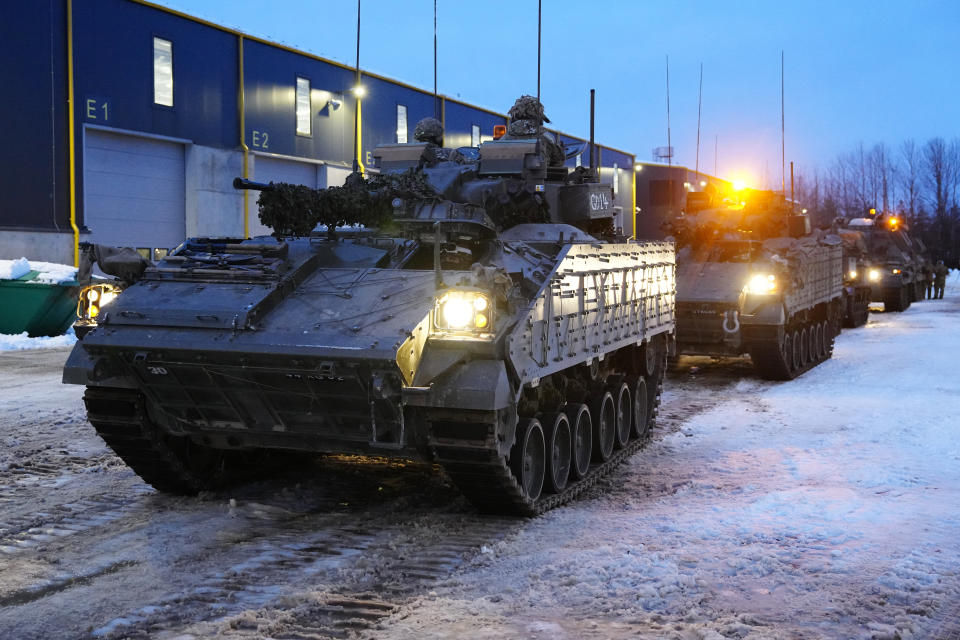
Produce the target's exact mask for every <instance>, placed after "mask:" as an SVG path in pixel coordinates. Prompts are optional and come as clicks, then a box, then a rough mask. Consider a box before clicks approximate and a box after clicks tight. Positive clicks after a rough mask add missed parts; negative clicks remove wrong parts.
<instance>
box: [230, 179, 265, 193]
mask: <svg viewBox="0 0 960 640" xmlns="http://www.w3.org/2000/svg"><path fill="white" fill-rule="evenodd" d="M233 188H234V189H248V190H250V191H272V190H273V185H272V184H264V183H263V182H254V181H253V180H247V179H246V178H234V179H233Z"/></svg>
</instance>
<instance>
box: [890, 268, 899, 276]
mask: <svg viewBox="0 0 960 640" xmlns="http://www.w3.org/2000/svg"><path fill="white" fill-rule="evenodd" d="M890 272H891V273H892V274H893V275H895V276H898V275H900V269H891V270H890Z"/></svg>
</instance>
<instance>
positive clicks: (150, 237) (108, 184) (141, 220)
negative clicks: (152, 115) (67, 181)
mask: <svg viewBox="0 0 960 640" xmlns="http://www.w3.org/2000/svg"><path fill="white" fill-rule="evenodd" d="M184 189H185V186H184V148H183V144H180V143H176V142H168V141H165V140H155V139H152V138H143V137H139V136H132V135H126V134H120V133H112V132H107V131H102V130H97V129H87V130H86V131H85V132H84V154H83V190H84V207H83V214H84V224H85V225H86V226H87V227H88V228H89V229H90V231H91V234H90V236H89V241H91V242H95V243H99V244H107V245H112V246H121V247H134V248H144V247H146V248H151V249H172V248H173V247H176V246H177V245H178V244H180V243H181V242H182V241H183V239H184V237H185V235H186V223H185V219H186V211H185V209H186V204H185V202H186V200H185V197H184ZM85 239H86V238H85Z"/></svg>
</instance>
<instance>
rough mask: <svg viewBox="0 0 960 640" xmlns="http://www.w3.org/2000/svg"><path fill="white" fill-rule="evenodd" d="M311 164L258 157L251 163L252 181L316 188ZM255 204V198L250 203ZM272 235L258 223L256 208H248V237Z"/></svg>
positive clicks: (312, 164)
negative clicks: (285, 183)
mask: <svg viewBox="0 0 960 640" xmlns="http://www.w3.org/2000/svg"><path fill="white" fill-rule="evenodd" d="M318 166H319V165H316V164H314V163H311V162H297V161H296V160H288V159H286V158H272V157H270V156H261V155H258V156H256V157H255V159H254V161H253V179H254V180H256V181H257V182H287V183H290V184H302V185H304V186H306V187H311V188H316V187H317V168H318ZM253 202H256V196H254V200H253V201H252V202H251V204H253ZM271 233H273V229H271V228H270V227H266V226H264V225H263V224H261V223H260V218H259V217H258V216H257V208H256V207H255V206H251V207H250V235H251V236H268V235H270V234H271Z"/></svg>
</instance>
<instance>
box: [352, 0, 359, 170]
mask: <svg viewBox="0 0 960 640" xmlns="http://www.w3.org/2000/svg"><path fill="white" fill-rule="evenodd" d="M353 95H354V98H355V99H356V105H355V108H354V110H353V170H354V172H359V171H360V0H357V66H356V69H355V78H354V85H353Z"/></svg>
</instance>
